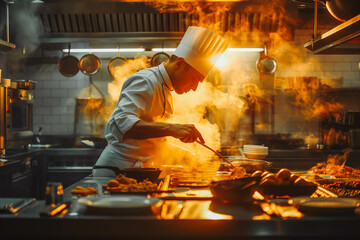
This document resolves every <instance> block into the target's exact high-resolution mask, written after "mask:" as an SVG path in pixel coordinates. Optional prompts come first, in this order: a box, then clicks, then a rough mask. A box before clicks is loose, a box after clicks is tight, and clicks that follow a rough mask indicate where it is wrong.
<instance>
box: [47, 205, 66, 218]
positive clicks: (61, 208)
mask: <svg viewBox="0 0 360 240" xmlns="http://www.w3.org/2000/svg"><path fill="white" fill-rule="evenodd" d="M66 207H67V205H66V204H65V203H64V204H61V205H60V206H58V207H57V208H55V209H54V210H52V211H51V212H50V215H51V216H55V215H56V214H58V213H59V212H61V211H62V210H64V209H65V208H66Z"/></svg>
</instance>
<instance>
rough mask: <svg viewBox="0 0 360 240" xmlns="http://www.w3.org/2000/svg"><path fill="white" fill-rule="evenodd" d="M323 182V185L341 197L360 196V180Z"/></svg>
mask: <svg viewBox="0 0 360 240" xmlns="http://www.w3.org/2000/svg"><path fill="white" fill-rule="evenodd" d="M329 181H330V182H325V183H322V184H321V186H322V187H324V188H326V189H329V190H330V191H332V192H334V193H335V194H336V195H338V196H339V197H359V196H360V181H336V182H332V181H331V180H329Z"/></svg>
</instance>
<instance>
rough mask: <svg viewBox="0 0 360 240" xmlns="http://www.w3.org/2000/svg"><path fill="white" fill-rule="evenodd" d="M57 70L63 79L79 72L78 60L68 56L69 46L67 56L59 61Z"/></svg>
mask: <svg viewBox="0 0 360 240" xmlns="http://www.w3.org/2000/svg"><path fill="white" fill-rule="evenodd" d="M58 69H59V71H60V73H61V74H62V75H64V76H65V77H72V76H75V75H76V74H77V73H78V72H79V59H77V58H76V57H74V56H71V55H70V44H69V52H68V55H67V56H65V57H62V58H61V59H60V62H59V64H58Z"/></svg>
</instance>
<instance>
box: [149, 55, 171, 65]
mask: <svg viewBox="0 0 360 240" xmlns="http://www.w3.org/2000/svg"><path fill="white" fill-rule="evenodd" d="M169 59H170V56H169V54H167V53H164V52H159V53H156V54H155V55H154V56H153V57H152V58H151V66H153V67H156V66H158V65H159V64H161V63H163V62H166V61H167V60H169Z"/></svg>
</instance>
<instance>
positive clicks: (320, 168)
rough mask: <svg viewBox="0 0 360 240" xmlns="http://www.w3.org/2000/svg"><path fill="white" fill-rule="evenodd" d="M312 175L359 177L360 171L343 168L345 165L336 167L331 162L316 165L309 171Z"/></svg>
mask: <svg viewBox="0 0 360 240" xmlns="http://www.w3.org/2000/svg"><path fill="white" fill-rule="evenodd" d="M310 172H312V173H314V174H325V175H331V176H334V177H339V178H344V177H360V170H358V169H355V168H352V167H348V166H345V164H341V165H337V164H335V163H332V162H328V163H318V164H317V165H316V166H314V167H312V168H311V169H310Z"/></svg>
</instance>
